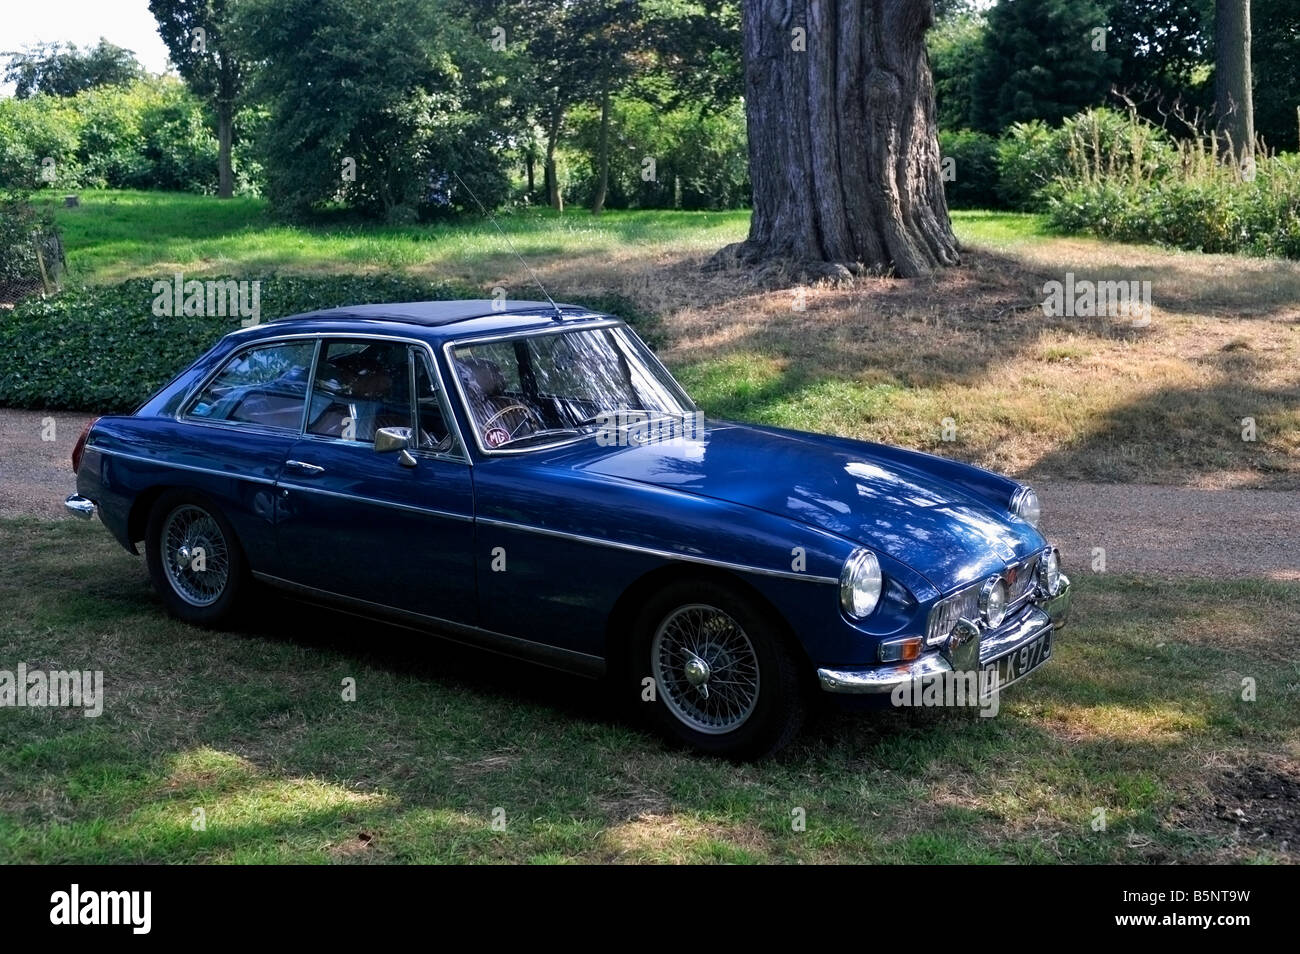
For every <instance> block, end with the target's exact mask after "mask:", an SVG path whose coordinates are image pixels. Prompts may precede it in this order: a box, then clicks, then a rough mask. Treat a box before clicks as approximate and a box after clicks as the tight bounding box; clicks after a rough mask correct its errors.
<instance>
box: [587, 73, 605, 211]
mask: <svg viewBox="0 0 1300 954" xmlns="http://www.w3.org/2000/svg"><path fill="white" fill-rule="evenodd" d="M596 151H597V152H598V153H599V155H598V156H597V157H596V165H597V168H598V170H599V171H598V172H597V174H596V195H595V196H594V197H593V198H592V200H591V214H592V215H600V213H601V212H604V211H605V196H606V195H607V194H608V193H609V74H608V72H607V73H606V74H605V81H604V83H603V84H602V85H601V91H600V137H599V139H598V141H597V143H596Z"/></svg>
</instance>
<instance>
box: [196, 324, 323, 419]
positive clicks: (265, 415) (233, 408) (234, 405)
mask: <svg viewBox="0 0 1300 954" xmlns="http://www.w3.org/2000/svg"><path fill="white" fill-rule="evenodd" d="M315 349H316V343H315V342H314V341H294V342H291V343H289V342H280V343H275V344H266V345H257V346H254V347H252V348H245V349H244V350H242V351H240V352H238V353H237V354H235V355H234V356H233V357H232V358H231V359H230V360H229V361H227V362H226V364H225V366H224V367H223V368H222V369H221V371H220V372H219V373H218V374H217V376H216V377H215V378H213V379H212V381H211V382H210V383H209V384H208V386H207V387H205V388H204V389H203V391H202V392H200V393H199V394H198V396H196V397H195V398H194V399H193V400H192V401H190V404H189V406H188V407H187V408H186V409H185V411H184V416H185V417H188V418H191V419H194V420H202V421H222V422H226V423H231V424H253V425H257V426H260V427H271V428H276V429H279V430H286V431H294V432H297V431H298V430H299V429H300V428H301V427H302V410H303V403H304V401H305V398H306V394H307V377H308V375H309V374H310V373H311V359H312V354H313V352H314V351H315Z"/></svg>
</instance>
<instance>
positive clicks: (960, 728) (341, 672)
mask: <svg viewBox="0 0 1300 954" xmlns="http://www.w3.org/2000/svg"><path fill="white" fill-rule="evenodd" d="M0 551H2V552H4V553H5V554H6V561H5V563H6V567H5V572H4V574H3V575H2V576H0V659H2V660H7V661H13V660H24V661H26V662H27V663H28V665H29V666H30V667H33V668H37V667H39V668H44V669H70V668H90V669H102V670H103V672H104V685H105V691H106V697H107V698H106V704H105V707H104V712H103V715H102V716H100V717H99V718H93V719H91V718H84V717H83V716H82V715H81V714H80V713H77V712H71V711H66V710H49V709H4V710H0V862H92V863H93V862H114V861H118V862H128V861H130V862H193V861H215V862H359V861H516V862H531V861H546V862H559V861H629V862H630V861H648V862H669V861H738V862H745V861H778V862H786V861H790V862H793V861H810V862H811V861H828V862H829V861H844V862H849V861H892V862H902V861H917V862H996V861H1025V862H1055V861H1078V862H1107V861H1124V862H1132V863H1160V862H1175V861H1181V862H1187V861H1263V862H1270V861H1288V860H1289V861H1295V860H1297V851H1298V850H1300V833H1298V832H1297V830H1296V824H1297V820H1296V819H1295V818H1294V817H1293V816H1288V815H1287V814H1286V813H1287V811H1288V809H1287V808H1286V806H1285V804H1284V801H1285V800H1283V801H1278V800H1273V797H1275V796H1273V797H1271V796H1270V795H1269V793H1270V792H1273V793H1276V792H1277V791H1278V790H1279V786H1285V785H1288V784H1290V785H1294V783H1293V782H1290V781H1289V780H1288V779H1287V777H1286V776H1285V772H1284V770H1283V769H1282V768H1280V767H1279V763H1280V762H1282V761H1284V760H1285V761H1290V762H1291V763H1292V764H1294V760H1295V759H1297V758H1300V705H1297V699H1300V666H1298V665H1297V663H1296V659H1295V653H1294V636H1293V635H1287V634H1288V633H1289V634H1294V633H1296V632H1297V631H1300V588H1297V587H1294V586H1284V585H1278V584H1265V583H1250V582H1246V583H1233V584H1213V583H1168V582H1163V583H1156V582H1154V581H1149V580H1144V579H1135V578H1112V577H1099V576H1083V575H1081V579H1078V580H1077V581H1076V582H1077V583H1078V591H1079V597H1078V601H1077V603H1076V618H1077V620H1078V624H1077V625H1072V626H1071V627H1068V628H1067V629H1065V630H1064V631H1062V634H1061V637H1060V639H1059V641H1058V646H1057V651H1056V659H1055V661H1054V662H1053V663H1052V664H1051V665H1050V666H1048V667H1046V668H1045V669H1043V670H1042V671H1040V672H1039V673H1037V674H1036V675H1035V676H1034V677H1032V678H1031V679H1029V680H1027V681H1026V682H1025V683H1022V684H1020V685H1018V686H1016V687H1014V688H1013V689H1011V690H1009V691H1008V692H1007V694H1006V696H1005V697H1004V699H1003V706H1002V711H1001V713H1000V714H999V715H998V716H997V717H995V718H991V719H981V718H977V717H974V716H970V715H959V714H953V713H934V712H884V713H879V714H875V715H870V714H860V715H845V714H835V713H831V714H827V715H825V716H824V717H823V718H822V719H821V720H819V721H818V722H817V723H816V724H815V725H814V726H813V727H812V729H811V731H810V732H809V734H808V735H807V736H806V737H805V738H803V739H802V740H800V741H798V742H796V744H795V745H794V746H793V747H792V748H791V749H790V750H788V751H787V752H786V753H785V754H784V755H783V756H782V757H781V758H779V759H778V760H775V761H769V762H766V763H762V764H758V765H747V766H735V765H730V764H727V763H722V762H716V761H711V760H708V759H704V758H697V757H693V756H690V755H686V754H683V753H680V752H676V751H672V750H670V749H668V748H666V747H665V746H663V745H662V744H661V743H660V742H659V741H658V740H657V739H656V738H654V737H652V736H650V735H647V734H644V733H642V732H641V731H639V730H638V729H636V728H634V727H632V726H629V725H626V724H623V723H620V722H619V721H618V720H616V719H615V718H614V717H613V716H611V714H610V713H609V712H608V711H607V710H606V708H605V705H604V703H603V702H602V697H601V694H600V693H599V692H598V691H597V690H596V689H595V688H594V687H593V686H592V685H590V684H587V683H583V682H580V681H576V680H572V679H569V678H566V677H560V676H557V675H554V674H551V673H548V672H546V671H545V670H540V669H533V668H531V667H527V666H524V665H522V664H519V665H515V664H503V663H502V662H501V661H500V660H498V659H496V658H494V657H486V656H482V655H479V654H477V653H475V652H472V651H469V650H461V649H454V648H450V647H448V646H445V645H443V644H440V643H438V642H436V641H431V640H428V639H427V638H424V637H414V636H412V635H410V634H406V633H403V632H400V631H396V630H391V629H387V628H383V627H378V626H374V625H372V624H367V623H362V622H359V621H357V620H355V619H353V618H351V617H346V616H339V615H335V614H332V613H328V612H325V611H322V610H317V609H312V608H308V607H304V606H301V605H299V604H296V603H291V602H287V601H280V600H278V599H268V600H267V601H266V602H265V604H264V612H263V613H262V615H261V618H260V619H259V621H258V622H257V623H255V624H252V625H250V626H248V627H246V628H245V629H244V630H243V631H240V632H233V633H208V632H205V631H201V630H198V629H194V628H190V627H188V626H185V625H182V624H179V623H176V622H174V621H172V620H170V619H168V618H167V617H166V616H165V615H164V614H163V612H162V610H161V606H160V604H159V603H158V601H157V600H156V599H155V598H154V597H153V595H152V591H151V590H150V589H149V588H148V585H147V580H146V575H145V572H144V569H143V567H142V565H141V563H140V561H139V560H138V559H137V558H134V557H131V556H129V555H127V554H126V553H125V552H123V551H121V550H120V549H118V548H117V546H116V545H115V544H113V543H112V542H111V541H110V540H109V539H108V538H107V536H106V535H105V534H104V532H103V530H102V528H101V527H99V526H97V525H93V524H81V523H78V522H72V521H68V522H59V523H48V522H37V521H32V520H17V521H15V520H10V521H4V522H0ZM10 664H12V663H6V665H10ZM345 678H353V679H355V680H356V686H357V701H356V702H351V703H347V702H343V701H342V699H341V685H342V681H343V680H344V679H345ZM1244 678H1251V679H1254V680H1255V682H1256V686H1257V701H1254V702H1245V701H1242V699H1241V686H1242V680H1243V679H1244ZM1291 797H1294V793H1292V795H1291ZM199 808H201V809H203V812H204V816H205V820H206V830H203V831H196V830H194V828H193V826H192V822H193V820H194V819H195V817H196V815H195V814H194V811H195V809H199ZM800 808H802V809H803V810H804V812H805V813H806V818H807V830H806V831H795V830H792V824H791V821H792V817H793V816H792V813H793V812H794V811H795V810H796V809H800ZM1098 810H1101V811H1102V812H1104V819H1105V830H1104V831H1097V830H1094V820H1095V819H1099V818H1101V817H1103V816H1102V815H1100V814H1098ZM1239 810H1240V812H1241V814H1240V815H1239V814H1238V811H1239ZM494 817H495V818H497V819H504V823H505V824H504V830H503V831H502V830H495V829H494V827H493V821H494Z"/></svg>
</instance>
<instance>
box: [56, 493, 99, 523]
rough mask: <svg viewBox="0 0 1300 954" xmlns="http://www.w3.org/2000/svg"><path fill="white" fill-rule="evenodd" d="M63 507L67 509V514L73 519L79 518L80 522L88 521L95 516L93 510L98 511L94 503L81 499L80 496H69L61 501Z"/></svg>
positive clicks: (84, 498) (87, 499)
mask: <svg viewBox="0 0 1300 954" xmlns="http://www.w3.org/2000/svg"><path fill="white" fill-rule="evenodd" d="M63 506H65V507H67V508H68V513H70V514H72V515H73V516H74V517H80V518H81V519H82V520H89V519H90V518H91V517H93V516H94V515H95V510H96V509H98V508H97V507H96V505H95V501H93V500H90V499H89V498H87V497H83V496H81V495H80V494H71V495H69V496H68V498H67V499H66V500H64V501H63Z"/></svg>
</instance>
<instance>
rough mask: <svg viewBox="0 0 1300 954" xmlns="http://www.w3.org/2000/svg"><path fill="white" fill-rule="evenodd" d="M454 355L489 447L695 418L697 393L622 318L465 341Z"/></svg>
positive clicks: (661, 429) (675, 427)
mask: <svg viewBox="0 0 1300 954" xmlns="http://www.w3.org/2000/svg"><path fill="white" fill-rule="evenodd" d="M452 364H453V365H454V370H455V372H456V376H457V378H458V379H459V382H460V385H461V390H462V391H463V392H464V394H465V400H466V403H467V406H468V408H469V413H470V417H471V418H472V419H473V423H474V426H475V428H476V429H477V430H478V434H479V438H480V440H481V442H482V444H483V446H484V447H485V448H487V449H489V450H495V449H499V448H506V447H511V448H518V449H527V448H538V447H545V446H549V445H552V444H557V443H563V442H566V441H573V440H578V439H580V438H583V437H587V436H591V435H595V436H597V437H598V438H600V439H601V440H602V443H604V440H605V438H610V439H611V440H614V441H618V440H620V435H622V436H626V435H627V434H628V433H629V431H631V432H633V433H634V434H636V433H640V434H642V435H644V433H646V432H647V430H653V432H654V433H655V434H656V435H660V434H666V433H671V434H674V435H677V436H681V435H683V434H686V433H689V432H690V429H691V428H692V427H695V426H698V411H697V409H696V407H695V405H694V404H693V403H691V399H690V398H689V397H687V396H686V394H685V392H683V391H682V389H681V387H680V386H679V385H678V384H677V382H676V381H674V380H673V379H672V376H671V375H669V373H668V372H667V370H665V369H664V366H663V365H662V364H660V363H659V361H658V359H657V358H655V356H654V355H653V354H651V353H650V350H649V349H648V348H646V346H645V345H644V344H642V343H641V340H640V339H639V338H637V337H636V335H634V334H632V332H631V331H629V330H628V329H627V328H625V327H622V326H613V327H605V328H591V329H586V330H578V331H565V332H543V333H538V334H534V335H523V336H516V337H512V338H506V339H498V340H495V341H484V342H466V343H464V344H458V345H456V346H454V347H453V348H452ZM634 439H637V438H634Z"/></svg>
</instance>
